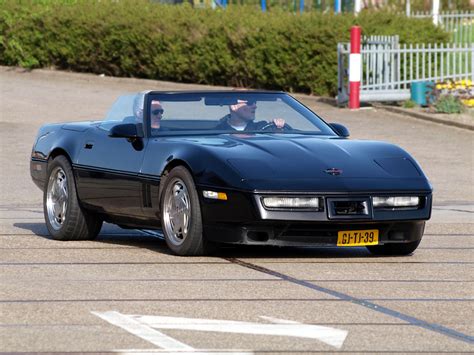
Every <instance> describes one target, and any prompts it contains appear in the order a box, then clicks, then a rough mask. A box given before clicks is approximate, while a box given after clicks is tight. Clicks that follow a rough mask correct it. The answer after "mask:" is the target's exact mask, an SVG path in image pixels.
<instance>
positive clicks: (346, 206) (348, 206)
mask: <svg viewBox="0 0 474 355" xmlns="http://www.w3.org/2000/svg"><path fill="white" fill-rule="evenodd" d="M333 203H334V212H335V214H336V216H346V215H367V214H368V209H367V202H366V201H334V202H333Z"/></svg>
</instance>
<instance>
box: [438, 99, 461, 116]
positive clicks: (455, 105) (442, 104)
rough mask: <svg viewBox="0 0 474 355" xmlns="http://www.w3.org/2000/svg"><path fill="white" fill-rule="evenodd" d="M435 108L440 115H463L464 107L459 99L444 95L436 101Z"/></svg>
mask: <svg viewBox="0 0 474 355" xmlns="http://www.w3.org/2000/svg"><path fill="white" fill-rule="evenodd" d="M434 107H435V109H436V112H438V113H461V112H462V110H463V105H462V103H461V101H460V100H459V98H457V97H456V96H453V95H443V96H441V97H440V98H439V99H438V100H436V102H435V104H434Z"/></svg>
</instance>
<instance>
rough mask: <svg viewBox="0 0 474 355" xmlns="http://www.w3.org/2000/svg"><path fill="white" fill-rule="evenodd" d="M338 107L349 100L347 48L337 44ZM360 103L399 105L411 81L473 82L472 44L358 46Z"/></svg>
mask: <svg viewBox="0 0 474 355" xmlns="http://www.w3.org/2000/svg"><path fill="white" fill-rule="evenodd" d="M337 51H338V66H339V68H338V69H339V70H338V95H337V101H338V103H339V104H344V103H346V102H347V100H348V78H347V69H348V62H349V59H348V58H349V53H350V46H349V44H345V43H344V44H341V43H339V44H338V47H337ZM361 59H362V60H361V62H362V64H361V65H362V68H361V70H362V75H361V84H360V101H361V102H364V101H365V102H366V101H399V100H407V99H409V98H410V89H409V87H410V84H411V83H412V82H414V81H444V80H446V79H455V80H457V79H470V80H471V81H474V43H465V44H456V43H451V44H439V45H437V44H433V45H431V44H428V45H425V44H416V45H413V44H410V45H407V44H404V45H400V44H399V43H398V38H397V37H396V36H395V37H384V38H381V40H380V41H379V42H378V43H377V42H376V41H372V42H367V43H364V44H363V45H362V46H361Z"/></svg>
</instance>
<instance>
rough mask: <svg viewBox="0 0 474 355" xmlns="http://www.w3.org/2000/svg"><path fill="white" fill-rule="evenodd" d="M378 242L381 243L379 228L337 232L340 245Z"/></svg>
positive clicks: (375, 243) (355, 245)
mask: <svg viewBox="0 0 474 355" xmlns="http://www.w3.org/2000/svg"><path fill="white" fill-rule="evenodd" d="M377 244H379V231H378V229H367V230H360V231H340V232H337V246H339V247H358V246H363V245H377Z"/></svg>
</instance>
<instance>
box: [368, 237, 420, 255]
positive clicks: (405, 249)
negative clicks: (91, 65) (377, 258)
mask: <svg viewBox="0 0 474 355" xmlns="http://www.w3.org/2000/svg"><path fill="white" fill-rule="evenodd" d="M420 242H421V239H420V240H416V241H414V242H409V243H392V244H383V245H370V246H367V249H369V251H370V252H371V253H372V254H374V255H409V254H411V253H413V252H414V251H415V250H416V248H418V245H420Z"/></svg>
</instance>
